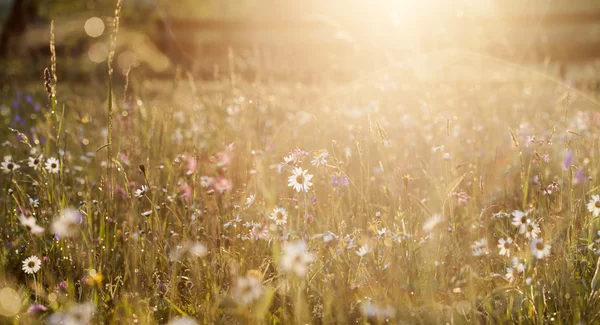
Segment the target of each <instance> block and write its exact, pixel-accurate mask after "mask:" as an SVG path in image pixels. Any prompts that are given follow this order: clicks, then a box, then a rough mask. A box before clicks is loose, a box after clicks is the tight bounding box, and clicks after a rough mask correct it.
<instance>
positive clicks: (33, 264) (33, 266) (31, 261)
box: [23, 255, 42, 274]
mask: <svg viewBox="0 0 600 325" xmlns="http://www.w3.org/2000/svg"><path fill="white" fill-rule="evenodd" d="M41 267H42V261H41V260H40V259H39V258H38V257H37V256H35V255H33V256H29V257H28V258H26V259H25V260H24V261H23V271H24V272H25V273H27V274H35V273H37V271H39V270H40V268H41Z"/></svg>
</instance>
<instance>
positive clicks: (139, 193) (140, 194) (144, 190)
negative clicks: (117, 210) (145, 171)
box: [135, 185, 149, 199]
mask: <svg viewBox="0 0 600 325" xmlns="http://www.w3.org/2000/svg"><path fill="white" fill-rule="evenodd" d="M148 191H149V188H148V186H146V185H142V187H141V188H139V189H137V190H135V197H137V198H138V199H139V198H141V197H143V196H144V195H146V193H148Z"/></svg>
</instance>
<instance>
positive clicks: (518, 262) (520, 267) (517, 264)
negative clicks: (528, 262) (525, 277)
mask: <svg viewBox="0 0 600 325" xmlns="http://www.w3.org/2000/svg"><path fill="white" fill-rule="evenodd" d="M512 266H513V268H514V269H515V270H517V272H518V273H523V272H525V261H524V260H522V259H519V258H517V257H513V259H512Z"/></svg>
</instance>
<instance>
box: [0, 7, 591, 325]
mask: <svg viewBox="0 0 600 325" xmlns="http://www.w3.org/2000/svg"><path fill="white" fill-rule="evenodd" d="M117 16H118V13H117ZM115 35H116V34H115ZM230 55H231V58H230V62H233V61H234V58H233V56H234V54H233V53H231V54H230ZM466 58H467V59H466V61H469V60H470V59H472V58H473V54H469V56H466ZM431 59H432V57H430V58H429V59H423V60H421V61H420V62H416V61H412V62H411V63H410V64H412V65H419V66H427V65H429V64H432V61H431ZM55 60H57V61H58V63H57V64H58V67H54V66H53V67H52V69H51V71H52V72H50V71H48V72H47V73H45V74H44V75H45V80H40V81H39V82H38V83H35V84H30V83H26V82H23V83H18V86H17V87H16V88H14V89H13V88H11V89H7V90H4V94H3V96H2V97H1V98H2V100H1V101H0V105H2V106H1V109H0V117H1V120H0V123H1V124H2V130H1V131H0V134H2V139H3V140H2V141H3V144H2V151H3V153H4V155H5V156H6V157H4V159H3V163H2V166H1V167H2V173H1V175H2V177H1V178H0V186H1V188H2V191H3V192H2V196H1V199H0V205H1V206H2V211H3V219H2V221H3V223H4V226H3V227H2V228H1V229H0V234H1V236H2V239H3V245H2V247H1V248H0V261H1V263H0V283H1V287H2V288H1V289H0V317H2V322H4V323H10V324H29V323H35V322H40V321H42V320H43V321H46V322H48V323H60V322H61V321H62V322H66V323H69V322H74V323H77V324H79V323H84V324H85V323H88V322H91V323H99V324H100V323H130V322H133V323H141V324H154V323H160V324H162V323H169V322H170V323H171V324H184V322H185V321H190V322H191V321H195V322H197V323H206V324H214V323H225V324H229V323H239V324H263V323H265V324H306V323H317V324H349V323H358V324H366V323H372V324H377V323H391V324H438V323H450V324H463V323H476V324H514V323H519V324H542V323H555V324H575V323H582V324H588V323H589V324H593V323H596V322H598V321H599V315H600V307H598V306H599V304H598V302H599V299H598V298H599V296H598V291H597V290H598V286H599V285H598V281H599V280H598V277H599V275H598V274H599V272H600V271H599V270H600V267H599V265H600V264H597V263H598V244H599V243H600V228H599V226H600V223H599V221H598V214H600V208H598V207H596V206H595V200H600V199H596V198H594V197H593V195H597V194H598V193H599V192H600V190H599V189H598V181H597V178H598V173H599V169H598V167H597V166H598V162H599V159H600V157H599V156H598V130H599V127H600V123H599V121H600V115H598V113H597V109H598V104H597V100H596V99H595V98H596V96H595V94H592V93H584V92H582V91H579V90H577V89H575V88H570V87H567V86H566V85H564V84H563V83H561V82H560V81H556V80H554V79H552V78H551V77H549V74H547V73H540V72H536V73H531V71H529V70H527V69H525V68H522V67H518V66H515V65H508V64H506V63H503V62H498V61H490V60H489V58H484V57H479V60H478V61H477V64H479V66H477V65H475V64H473V68H474V69H475V71H479V73H480V77H482V78H481V79H483V78H484V77H485V76H486V75H487V74H488V73H489V74H491V71H485V70H478V68H480V67H481V66H482V65H484V66H485V65H487V66H488V67H491V66H500V67H502V68H503V69H504V72H503V76H505V77H507V78H508V79H510V78H511V77H515V80H516V79H517V78H516V76H519V78H518V81H517V82H509V81H506V82H504V81H503V82H500V83H494V84H492V83H486V82H476V81H472V82H460V83H451V82H448V83H446V82H443V81H440V82H423V81H422V80H420V79H419V78H416V77H415V78H413V77H407V74H406V69H405V68H406V67H405V66H402V67H398V66H396V67H393V66H392V67H386V68H385V69H373V70H372V73H369V74H368V75H364V76H362V77H360V78H356V79H355V80H354V81H353V82H351V83H339V82H331V81H329V80H327V79H326V77H325V78H324V79H322V80H320V81H318V82H314V83H309V84H306V83H299V82H296V81H295V80H292V79H290V80H284V81H275V80H271V79H269V78H268V76H266V77H264V78H257V80H255V81H253V82H250V81H247V80H244V79H243V78H242V77H241V76H240V75H239V74H240V73H241V72H239V71H236V70H235V67H234V65H233V64H231V65H230V66H229V69H228V71H227V73H223V74H222V75H223V76H226V77H223V76H220V77H218V78H216V79H215V80H212V81H196V80H194V79H193V77H192V76H186V77H178V78H176V79H175V80H173V81H165V80H152V79H148V78H145V76H144V75H143V72H141V71H139V72H138V70H135V69H133V70H131V71H130V72H128V75H127V81H126V86H124V87H123V88H119V86H117V85H118V84H119V83H118V82H114V81H113V79H117V80H118V78H117V74H115V75H111V76H109V77H108V78H107V80H106V84H89V85H77V84H68V83H60V82H59V83H57V80H58V79H57V78H56V74H58V75H60V69H61V66H60V58H53V65H54V62H56V61H55ZM407 62H408V61H407ZM440 62H442V61H438V62H437V63H438V65H440V64H442V63H440ZM482 62H483V63H482ZM409 66H410V65H409ZM411 67H412V66H411ZM57 69H58V70H57ZM484 72H485V73H484ZM111 74H112V73H111ZM523 74H526V75H528V77H527V78H522V75H523ZM481 79H479V78H477V79H475V80H479V81H481ZM263 80H264V81H263ZM267 80H268V81H267ZM44 83H45V84H44ZM40 155H42V157H41V159H39V160H38V161H37V163H36V162H35V159H36V158H38V157H40ZM52 158H55V159H57V160H56V161H54V160H53V159H52ZM53 161H54V163H56V162H57V163H56V166H52V163H53ZM15 165H18V166H19V168H17V167H16V166H15ZM297 168H300V170H298V169H297ZM304 171H305V172H306V173H304V174H302V177H300V176H298V175H299V172H304ZM309 175H312V177H311V176H309ZM304 181H309V182H310V184H308V183H303V182H304ZM296 182H300V183H303V184H304V185H306V186H298V187H297V188H294V187H293V186H290V183H291V185H294V184H295V183H296ZM590 201H591V202H592V203H591V205H590V206H589V207H588V206H587V205H588V202H590ZM598 205H599V206H600V203H599V204H598ZM277 208H279V209H277ZM509 238H510V240H509ZM499 243H500V244H504V243H507V244H506V248H508V249H509V252H510V255H507V254H506V252H505V250H503V249H502V247H499ZM30 256H35V257H37V258H38V259H39V260H40V265H39V268H38V267H37V266H36V265H35V261H34V262H33V264H31V265H25V266H24V265H23V261H24V260H25V259H27V258H28V257H30ZM30 269H31V270H30ZM26 271H28V272H26Z"/></svg>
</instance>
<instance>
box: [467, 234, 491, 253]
mask: <svg viewBox="0 0 600 325" xmlns="http://www.w3.org/2000/svg"><path fill="white" fill-rule="evenodd" d="M471 248H472V249H473V256H482V255H486V254H487V253H488V250H487V239H485V238H481V239H480V240H478V241H476V242H474V243H473V245H471Z"/></svg>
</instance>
